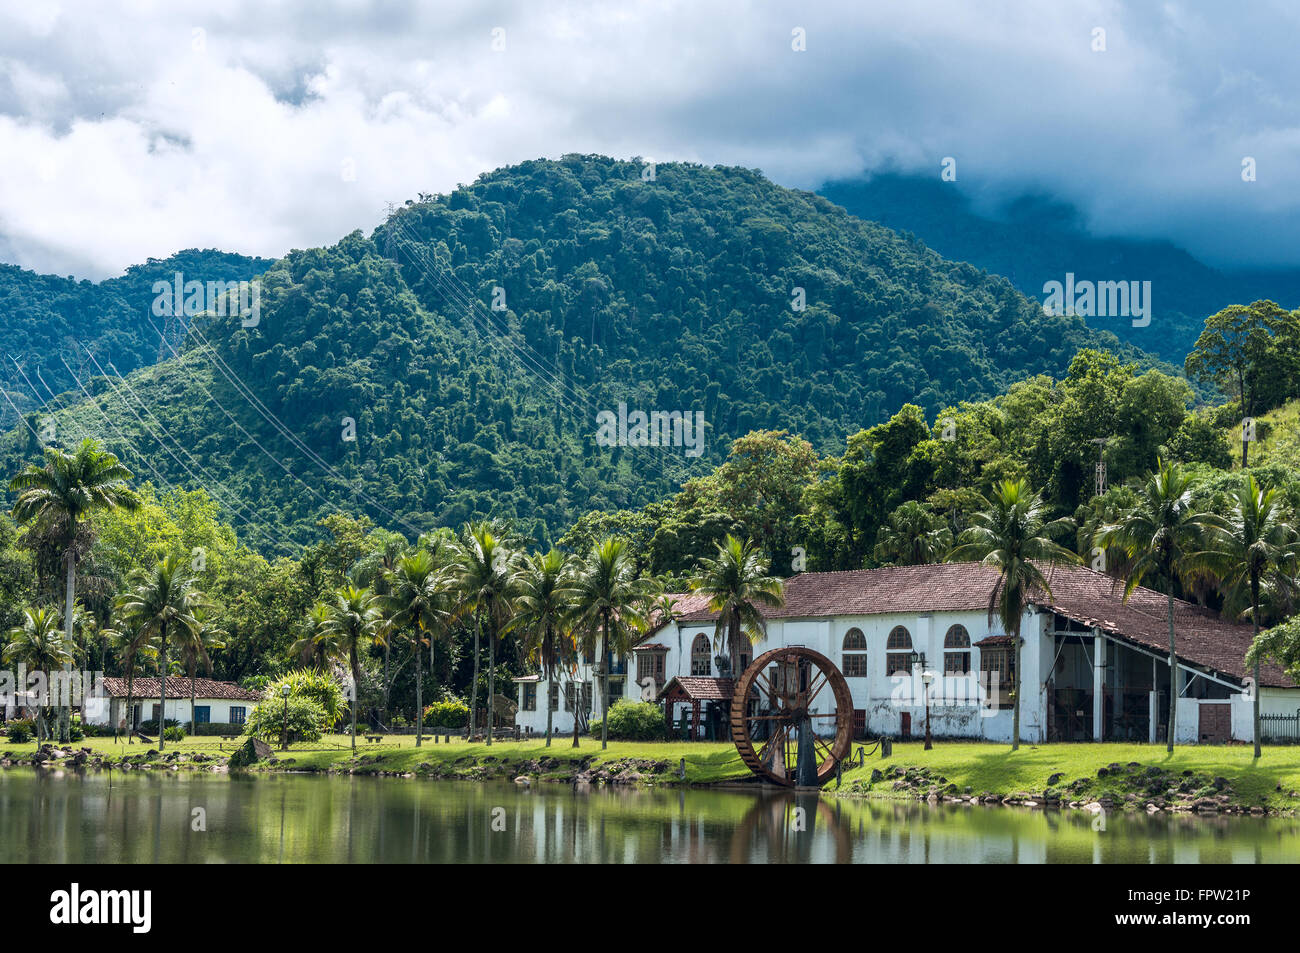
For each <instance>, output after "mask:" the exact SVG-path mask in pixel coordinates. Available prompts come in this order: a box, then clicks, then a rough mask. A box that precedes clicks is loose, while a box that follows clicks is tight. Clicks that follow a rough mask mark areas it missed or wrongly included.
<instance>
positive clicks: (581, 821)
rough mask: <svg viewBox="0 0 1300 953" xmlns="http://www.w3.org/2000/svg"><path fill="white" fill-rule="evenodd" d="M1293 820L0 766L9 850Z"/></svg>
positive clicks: (1043, 839) (1159, 859)
mask: <svg viewBox="0 0 1300 953" xmlns="http://www.w3.org/2000/svg"><path fill="white" fill-rule="evenodd" d="M1298 860H1300V819H1297V818H1261V817H1231V818H1229V817H1210V818H1196V817H1191V816H1187V815H1167V814H1161V815H1155V816H1150V817H1149V816H1147V815H1145V814H1137V815H1134V814H1111V815H1109V816H1108V817H1104V818H1094V817H1093V816H1092V815H1089V814H1086V813H1084V812H1079V811H1043V810H1033V809H1017V808H1006V807H993V806H968V805H926V804H920V803H915V802H907V803H902V802H887V801H861V800H848V799H842V800H835V799H831V798H821V799H818V798H817V797H810V796H806V795H805V796H794V795H789V794H781V793H775V792H768V793H763V792H760V791H758V790H753V791H750V790H727V791H720V790H709V789H696V790H666V789H665V790H619V789H614V790H611V789H600V788H598V789H592V790H588V791H575V790H573V789H572V788H571V787H569V786H568V785H552V784H544V785H537V786H535V787H533V788H531V789H528V788H518V787H516V786H515V785H513V784H499V783H492V784H476V783H470V782H455V781H420V780H413V779H394V778H368V777H347V776H335V777H329V776H314V775H293V774H284V775H261V776H258V777H256V778H240V777H230V776H226V775H220V774H191V773H186V772H148V773H146V772H138V771H131V772H121V771H114V772H112V773H111V776H110V773H109V772H88V773H86V774H80V775H79V774H75V773H72V772H64V773H62V774H61V775H51V774H49V773H46V772H41V771H36V770H31V769H17V768H12V769H6V770H0V862H4V863H65V862H67V863H96V864H105V863H107V864H117V863H149V862H154V861H161V862H164V863H222V862H250V863H274V862H287V863H327V864H333V863H370V862H385V863H403V862H411V863H467V862H491V863H565V862H571V861H581V862H588V863H591V862H599V863H724V862H729V861H731V862H746V863H787V862H814V863H897V864H908V863H927V862H934V863H967V864H970V863H1158V864H1163V863H1201V864H1204V863H1294V862H1296V861H1298Z"/></svg>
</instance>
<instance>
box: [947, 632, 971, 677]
mask: <svg viewBox="0 0 1300 953" xmlns="http://www.w3.org/2000/svg"><path fill="white" fill-rule="evenodd" d="M969 671H970V633H969V632H967V631H966V627H965V626H964V625H954V626H953V627H952V628H950V629H949V630H948V634H947V635H945V636H944V637H943V674H945V675H965V674H966V673H967V672H969Z"/></svg>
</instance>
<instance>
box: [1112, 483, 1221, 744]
mask: <svg viewBox="0 0 1300 953" xmlns="http://www.w3.org/2000/svg"><path fill="white" fill-rule="evenodd" d="M1213 525H1214V518H1213V517H1212V516H1211V515H1210V514H1208V513H1201V512H1197V511H1196V509H1195V508H1194V507H1193V506H1192V477H1191V475H1190V474H1188V473H1187V472H1186V471H1184V470H1183V469H1182V468H1181V467H1179V466H1177V465H1176V464H1171V463H1165V462H1164V461H1163V460H1161V461H1160V462H1159V468H1158V469H1157V470H1156V472H1155V473H1153V474H1152V475H1151V476H1150V477H1149V478H1148V479H1147V480H1146V482H1144V483H1143V484H1142V486H1141V488H1140V490H1139V491H1138V497H1137V502H1136V503H1134V505H1133V506H1132V507H1131V508H1130V509H1129V510H1127V511H1126V512H1125V513H1124V514H1123V515H1122V516H1121V517H1120V518H1119V520H1118V521H1116V522H1114V523H1111V524H1109V525H1107V526H1105V527H1103V528H1102V530H1101V532H1099V533H1098V534H1097V541H1098V542H1099V543H1100V544H1101V546H1102V547H1109V546H1119V547H1120V548H1122V549H1123V550H1124V552H1125V553H1127V554H1128V565H1127V566H1126V567H1125V572H1124V578H1125V580H1126V586H1125V589H1124V598H1125V599H1126V600H1127V599H1128V598H1129V597H1130V596H1131V595H1133V593H1134V592H1135V591H1136V590H1137V588H1138V586H1140V585H1141V584H1142V581H1143V580H1144V579H1151V580H1153V581H1155V582H1156V584H1157V585H1161V586H1163V587H1164V590H1165V595H1166V598H1167V603H1168V609H1167V618H1166V621H1167V622H1168V625H1169V724H1168V726H1167V729H1166V738H1165V746H1166V749H1167V750H1168V751H1170V752H1171V753H1172V752H1173V750H1174V731H1175V727H1176V724H1177V718H1178V652H1177V644H1176V636H1175V634H1174V592H1175V590H1176V589H1177V588H1178V584H1179V581H1180V579H1181V578H1182V577H1190V576H1191V575H1193V574H1195V573H1197V572H1200V571H1203V570H1204V569H1205V568H1206V563H1207V559H1206V556H1205V553H1206V551H1207V550H1206V544H1207V542H1208V540H1209V537H1208V533H1209V532H1210V530H1211V528H1212V527H1213Z"/></svg>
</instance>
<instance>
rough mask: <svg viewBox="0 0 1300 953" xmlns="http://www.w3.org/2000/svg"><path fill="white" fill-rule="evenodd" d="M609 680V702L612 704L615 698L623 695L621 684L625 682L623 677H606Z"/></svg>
mask: <svg viewBox="0 0 1300 953" xmlns="http://www.w3.org/2000/svg"><path fill="white" fill-rule="evenodd" d="M606 681H608V682H609V703H610V704H611V705H612V704H614V701H615V700H616V699H619V698H622V697H623V686H624V685H625V684H626V683H627V679H625V678H610V679H606Z"/></svg>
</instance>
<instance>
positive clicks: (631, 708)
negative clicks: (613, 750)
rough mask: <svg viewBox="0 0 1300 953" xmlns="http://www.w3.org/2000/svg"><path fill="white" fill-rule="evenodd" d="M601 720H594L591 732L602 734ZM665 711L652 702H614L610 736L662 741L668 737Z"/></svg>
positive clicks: (622, 739) (629, 739) (634, 739)
mask: <svg viewBox="0 0 1300 953" xmlns="http://www.w3.org/2000/svg"><path fill="white" fill-rule="evenodd" d="M600 726H601V722H600V721H599V720H593V721H592V722H591V727H590V729H589V730H590V732H591V734H592V735H599V734H600ZM667 735H668V730H667V728H666V726H665V725H664V712H663V709H662V708H660V707H659V706H658V705H655V704H652V703H651V702H629V701H619V702H614V704H613V705H612V706H610V709H609V736H610V737H611V738H617V739H619V740H620V741H660V740H662V739H663V738H665V737H667Z"/></svg>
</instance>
